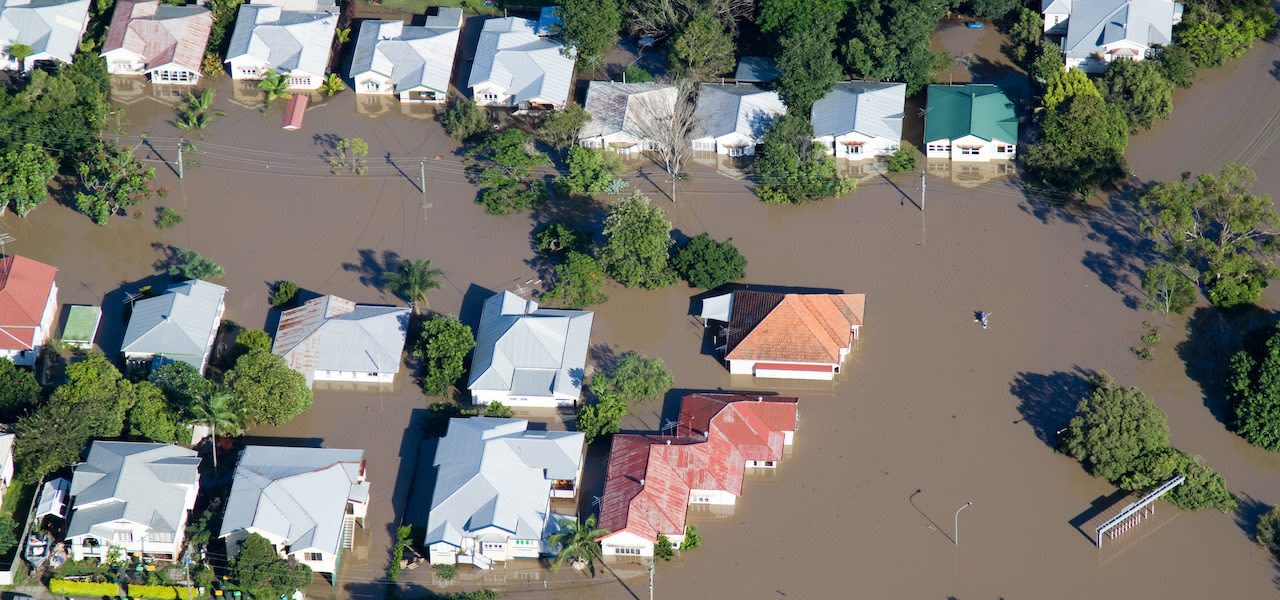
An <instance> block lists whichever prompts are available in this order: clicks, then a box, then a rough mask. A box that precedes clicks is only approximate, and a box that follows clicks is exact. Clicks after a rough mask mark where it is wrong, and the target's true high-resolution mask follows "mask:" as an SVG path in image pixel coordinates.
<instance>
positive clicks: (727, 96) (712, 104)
mask: <svg viewBox="0 0 1280 600" xmlns="http://www.w3.org/2000/svg"><path fill="white" fill-rule="evenodd" d="M698 89H699V92H698V106H697V108H696V109H695V110H696V114H697V120H696V122H697V123H698V125H697V126H696V127H695V129H694V132H693V139H692V140H691V142H692V145H693V149H694V150H698V151H704V152H715V153H716V154H725V155H728V156H751V155H754V154H755V153H756V146H758V145H759V144H760V142H761V140H763V139H764V134H765V132H766V131H768V130H769V127H770V126H771V125H773V120H774V119H775V118H777V117H780V116H782V115H784V114H786V112H787V107H786V106H785V105H783V104H782V99H781V98H779V97H778V93H777V92H774V91H769V90H765V89H762V88H759V87H756V86H754V85H749V84H738V85H716V84H703V85H701V86H699V87H698Z"/></svg>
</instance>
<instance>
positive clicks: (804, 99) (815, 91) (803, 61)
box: [778, 21, 844, 115]
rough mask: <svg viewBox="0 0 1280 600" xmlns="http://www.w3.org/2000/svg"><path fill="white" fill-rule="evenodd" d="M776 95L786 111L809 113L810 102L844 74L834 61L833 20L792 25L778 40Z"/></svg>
mask: <svg viewBox="0 0 1280 600" xmlns="http://www.w3.org/2000/svg"><path fill="white" fill-rule="evenodd" d="M779 45H780V46H781V47H782V50H781V51H780V52H779V53H778V70H779V71H780V72H781V73H782V75H781V76H780V77H779V78H778V96H779V97H781V98H782V101H783V103H785V104H786V105H787V112H788V113H796V114H799V115H808V114H809V110H810V109H811V108H813V103H814V102H817V101H818V100H820V99H822V97H823V96H825V95H827V92H830V91H831V88H832V86H834V85H835V83H836V82H837V81H839V80H841V79H843V78H844V69H842V68H841V67H840V63H839V62H838V61H836V57H835V48H836V23H835V21H830V22H826V23H823V24H821V25H819V26H815V27H812V28H805V29H799V28H797V29H793V30H792V31H789V32H787V33H786V34H784V35H783V36H782V39H781V40H780V41H779Z"/></svg>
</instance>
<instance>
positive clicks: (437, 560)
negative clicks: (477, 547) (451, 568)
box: [427, 542, 458, 565]
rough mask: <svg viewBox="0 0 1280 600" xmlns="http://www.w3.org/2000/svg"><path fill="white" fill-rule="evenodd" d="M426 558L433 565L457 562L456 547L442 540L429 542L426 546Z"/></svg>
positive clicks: (454, 563)
mask: <svg viewBox="0 0 1280 600" xmlns="http://www.w3.org/2000/svg"><path fill="white" fill-rule="evenodd" d="M427 560H428V561H430V562H431V564H433V565H456V564H458V547H457V546H453V545H450V544H446V543H444V542H437V543H434V544H431V546H430V547H429V548H427Z"/></svg>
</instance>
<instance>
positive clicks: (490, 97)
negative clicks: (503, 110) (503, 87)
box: [480, 92, 498, 102]
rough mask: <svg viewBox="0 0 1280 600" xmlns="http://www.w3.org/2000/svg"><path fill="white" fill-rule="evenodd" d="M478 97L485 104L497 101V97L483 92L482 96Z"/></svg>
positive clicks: (491, 93)
mask: <svg viewBox="0 0 1280 600" xmlns="http://www.w3.org/2000/svg"><path fill="white" fill-rule="evenodd" d="M480 97H481V98H483V99H484V100H485V101H486V102H497V101H498V95H497V94H495V93H493V92H485V93H483V94H480Z"/></svg>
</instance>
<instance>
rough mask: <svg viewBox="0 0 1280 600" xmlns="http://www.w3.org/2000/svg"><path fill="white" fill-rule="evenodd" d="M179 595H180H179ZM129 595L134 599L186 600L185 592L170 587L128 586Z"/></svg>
mask: <svg viewBox="0 0 1280 600" xmlns="http://www.w3.org/2000/svg"><path fill="white" fill-rule="evenodd" d="M179 594H181V595H179ZM129 595H130V596H132V597H134V598H154V599H155V600H178V598H186V590H185V589H183V590H181V591H179V588H177V587H176V586H172V585H138V584H130V585H129Z"/></svg>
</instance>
